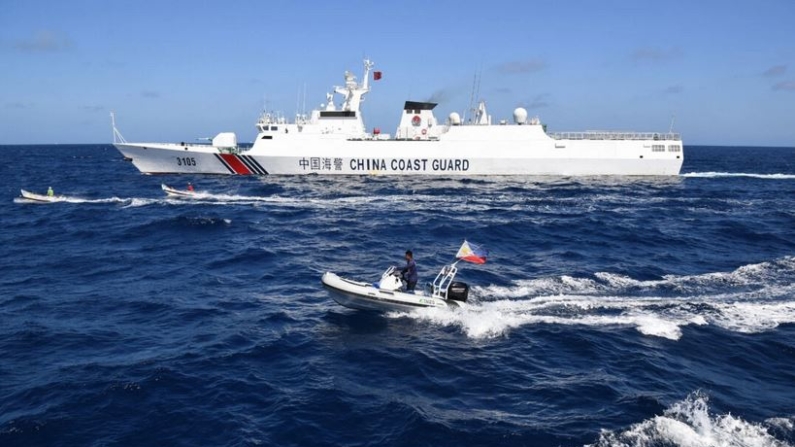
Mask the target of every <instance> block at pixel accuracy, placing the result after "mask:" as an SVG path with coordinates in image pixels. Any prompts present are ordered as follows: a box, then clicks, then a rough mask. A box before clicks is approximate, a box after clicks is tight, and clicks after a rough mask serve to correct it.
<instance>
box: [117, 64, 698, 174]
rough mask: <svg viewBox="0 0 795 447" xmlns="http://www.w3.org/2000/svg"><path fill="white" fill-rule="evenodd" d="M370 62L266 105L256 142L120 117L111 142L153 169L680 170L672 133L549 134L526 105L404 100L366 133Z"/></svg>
mask: <svg viewBox="0 0 795 447" xmlns="http://www.w3.org/2000/svg"><path fill="white" fill-rule="evenodd" d="M372 68H373V63H372V62H370V61H369V60H365V61H364V75H363V77H362V82H361V83H359V82H357V80H356V77H355V76H353V75H352V74H351V73H350V72H345V84H344V85H343V86H337V87H334V90H333V93H328V94H327V95H326V103H325V104H323V105H322V106H321V107H320V108H319V109H317V110H313V111H312V112H311V114H309V115H308V116H307V115H297V116H296V117H295V119H294V120H292V122H290V121H288V120H287V119H286V118H285V117H284V116H282V115H279V114H276V113H272V112H265V113H263V114H262V116H261V117H260V119H259V120H258V121H257V124H256V126H257V131H258V134H257V139H256V141H255V142H254V145H253V146H252V147H251V148H241V147H239V146H238V144H237V138H236V136H235V134H233V133H228V132H226V133H220V134H218V136H216V137H215V138H214V139H213V140H212V144H188V143H179V144H175V143H128V142H126V141H125V140H124V138H123V137H122V136H121V134H120V133H119V132H118V130H117V129H116V127H115V121H114V145H115V146H116V148H118V149H119V151H121V153H122V154H123V155H124V157H125V158H127V159H128V160H130V161H132V163H133V164H134V165H135V167H136V168H138V169H139V170H140V171H141V172H143V173H147V174H159V173H202V174H253V175H266V174H286V175H295V174H349V175H350V174H358V175H361V174H370V175H374V174H386V175H557V176H574V175H578V176H580V175H678V174H679V170H680V169H681V167H682V162H683V159H684V153H683V151H682V147H683V146H682V140H681V138H680V136H679V135H678V134H675V133H671V132H667V133H652V132H647V133H641V132H568V133H554V134H547V133H546V131H545V128H544V126H543V125H542V124H541V122H540V121H539V120H538V118H532V119H530V120H528V118H527V111H525V110H524V109H522V108H518V109H516V110H514V113H513V122H512V123H507V122H504V121H501V122H499V123H497V124H495V123H492V119H491V116H490V115H489V114H488V112H487V110H486V103H485V102H483V101H481V102H480V103H479V104H478V107H477V109H476V110H475V113H474V116H473V117H472V119H471V120H468V121H467V122H463V121H462V119H461V117H460V116H459V114H458V113H455V112H453V113H450V114H449V115H448V116H447V117H446V118H445V119H444V120H443V121H442V122H440V121H439V120H438V119H437V117H436V116H435V114H434V108H435V107H436V104H435V103H430V102H416V101H406V102H405V104H404V106H403V110H402V112H401V118H400V122H399V124H398V127H397V129H396V130H395V134H394V136H390V135H387V134H383V133H380V132H379V131H378V130H374V131H373V132H372V133H369V132H367V130H366V127H365V125H364V120H363V118H362V115H361V105H362V102H363V101H364V100H365V95H366V94H367V93H368V92H369V91H370V82H369V81H370V73H371V71H372ZM379 78H380V72H374V79H376V80H377V79H379ZM335 95H339V96H340V97H341V98H340V99H339V101H338V102H335Z"/></svg>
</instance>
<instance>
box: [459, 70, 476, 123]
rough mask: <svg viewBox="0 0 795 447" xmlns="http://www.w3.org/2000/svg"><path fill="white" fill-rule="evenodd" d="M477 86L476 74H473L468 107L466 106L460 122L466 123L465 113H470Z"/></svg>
mask: <svg viewBox="0 0 795 447" xmlns="http://www.w3.org/2000/svg"><path fill="white" fill-rule="evenodd" d="M477 84H478V73H477V72H475V77H474V78H473V79H472V93H470V94H469V105H468V106H467V109H466V111H465V112H464V119H463V120H462V122H464V123H466V122H467V113H469V112H471V111H472V108H473V104H474V102H475V88H476V86H477Z"/></svg>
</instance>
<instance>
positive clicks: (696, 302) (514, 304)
mask: <svg viewBox="0 0 795 447" xmlns="http://www.w3.org/2000/svg"><path fill="white" fill-rule="evenodd" d="M595 276H597V278H598V279H596V280H595V279H589V278H572V277H568V276H562V277H559V278H542V279H537V280H530V281H520V282H519V283H520V284H519V285H517V286H514V287H498V286H488V287H474V288H473V295H474V299H472V301H471V302H470V304H469V305H467V306H465V307H463V308H461V309H454V310H450V309H422V310H418V311H415V312H412V313H392V314H389V316H391V317H393V318H402V317H408V318H414V319H417V320H419V321H423V322H428V323H430V324H435V325H439V326H455V327H459V328H461V330H462V332H463V333H464V334H466V335H467V336H468V337H470V338H493V337H498V336H504V335H507V334H508V332H509V331H510V330H512V329H515V328H518V327H522V326H527V325H539V324H554V325H574V326H586V327H594V328H604V327H631V328H635V329H636V330H637V331H638V332H640V333H641V334H644V335H649V336H655V337H662V338H667V339H670V340H679V339H680V338H681V337H682V328H683V327H684V326H688V325H694V326H704V325H714V326H717V327H720V328H722V329H724V330H727V331H732V332H740V333H757V332H763V331H769V330H773V329H775V328H776V327H778V326H779V325H781V324H788V323H795V284H793V283H792V282H793V281H792V278H793V277H794V276H795V259H794V258H791V257H787V258H784V259H782V260H779V261H775V262H764V263H759V264H751V265H746V266H743V267H740V268H738V269H737V270H735V271H733V272H729V273H708V274H704V275H689V276H673V275H671V276H666V277H665V278H664V279H662V280H657V281H640V280H634V279H632V278H628V277H624V276H620V275H614V274H607V273H601V274H597V275H595ZM649 290H651V291H653V292H661V291H670V290H673V291H675V292H676V294H675V295H674V296H660V295H653V296H639V294H640V292H647V291H649Z"/></svg>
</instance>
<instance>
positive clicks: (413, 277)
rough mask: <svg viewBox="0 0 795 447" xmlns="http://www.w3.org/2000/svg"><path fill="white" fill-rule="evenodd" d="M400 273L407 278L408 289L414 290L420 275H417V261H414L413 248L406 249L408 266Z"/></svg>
mask: <svg viewBox="0 0 795 447" xmlns="http://www.w3.org/2000/svg"><path fill="white" fill-rule="evenodd" d="M400 275H401V276H402V277H403V279H405V280H406V291H407V292H409V291H411V290H414V287H415V286H416V285H417V280H418V279H419V275H417V263H416V262H414V253H412V252H411V250H406V266H405V267H403V268H402V269H401V270H400Z"/></svg>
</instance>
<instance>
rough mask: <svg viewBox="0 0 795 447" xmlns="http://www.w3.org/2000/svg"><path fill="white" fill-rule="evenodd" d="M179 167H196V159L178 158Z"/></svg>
mask: <svg viewBox="0 0 795 447" xmlns="http://www.w3.org/2000/svg"><path fill="white" fill-rule="evenodd" d="M177 166H196V159H195V158H193V157H177Z"/></svg>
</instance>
